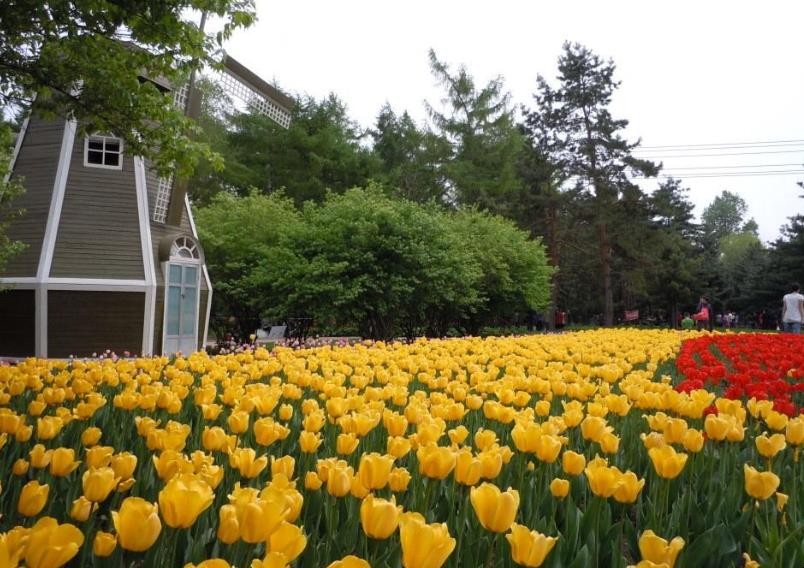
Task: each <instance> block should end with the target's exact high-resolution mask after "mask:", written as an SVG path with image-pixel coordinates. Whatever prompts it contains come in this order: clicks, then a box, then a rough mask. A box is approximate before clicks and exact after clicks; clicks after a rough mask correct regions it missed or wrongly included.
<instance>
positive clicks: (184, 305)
mask: <svg viewBox="0 0 804 568" xmlns="http://www.w3.org/2000/svg"><path fill="white" fill-rule="evenodd" d="M196 293H197V290H196V289H195V288H189V287H188V288H184V294H183V295H182V297H181V334H182V335H193V334H195V304H196V302H195V298H196Z"/></svg>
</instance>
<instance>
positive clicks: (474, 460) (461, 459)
mask: <svg viewBox="0 0 804 568" xmlns="http://www.w3.org/2000/svg"><path fill="white" fill-rule="evenodd" d="M482 473H483V464H482V463H481V462H480V459H479V458H478V457H476V456H475V455H474V454H472V450H470V449H469V448H461V449H460V450H458V452H457V454H456V457H455V473H454V475H455V481H457V482H458V483H460V484H461V485H470V486H471V485H477V483H478V482H479V481H480V476H481V474H482Z"/></svg>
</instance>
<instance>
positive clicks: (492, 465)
mask: <svg viewBox="0 0 804 568" xmlns="http://www.w3.org/2000/svg"><path fill="white" fill-rule="evenodd" d="M507 447H508V446H506V448H507ZM477 457H478V459H479V460H480V467H481V469H482V470H483V471H482V473H481V474H480V477H482V478H483V479H495V478H496V477H497V476H498V475H500V472H501V471H502V466H503V455H502V452H501V451H499V450H497V451H495V450H489V451H485V452H480V453H479V454H477Z"/></svg>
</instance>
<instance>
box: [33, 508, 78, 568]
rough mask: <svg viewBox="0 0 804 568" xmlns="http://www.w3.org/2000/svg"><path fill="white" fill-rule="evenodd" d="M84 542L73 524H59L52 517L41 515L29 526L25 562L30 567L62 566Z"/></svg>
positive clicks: (49, 567)
mask: <svg viewBox="0 0 804 568" xmlns="http://www.w3.org/2000/svg"><path fill="white" fill-rule="evenodd" d="M82 544H84V535H83V533H81V531H80V530H78V529H77V528H76V527H74V526H73V525H71V524H69V523H67V524H63V525H60V524H59V523H58V521H57V520H56V519H54V518H52V517H43V518H41V519H39V520H38V521H37V522H36V524H35V525H34V526H33V527H31V532H30V533H29V535H28V546H27V547H26V548H25V564H26V565H27V566H29V567H30V568H57V567H58V566H64V565H65V564H67V563H68V562H69V561H70V560H72V558H73V557H74V556H75V555H76V554H78V550H79V549H80V548H81V545H82Z"/></svg>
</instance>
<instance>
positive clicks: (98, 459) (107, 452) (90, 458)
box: [86, 446, 114, 469]
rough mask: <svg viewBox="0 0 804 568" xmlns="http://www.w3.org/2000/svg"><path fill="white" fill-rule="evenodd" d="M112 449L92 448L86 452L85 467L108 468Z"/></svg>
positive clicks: (106, 447)
mask: <svg viewBox="0 0 804 568" xmlns="http://www.w3.org/2000/svg"><path fill="white" fill-rule="evenodd" d="M113 455H114V448H113V447H111V446H94V447H92V448H89V449H88V450H87V455H86V461H87V467H88V468H90V469H92V468H100V467H106V466H108V465H109V464H110V463H111V461H112V456H113Z"/></svg>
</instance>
